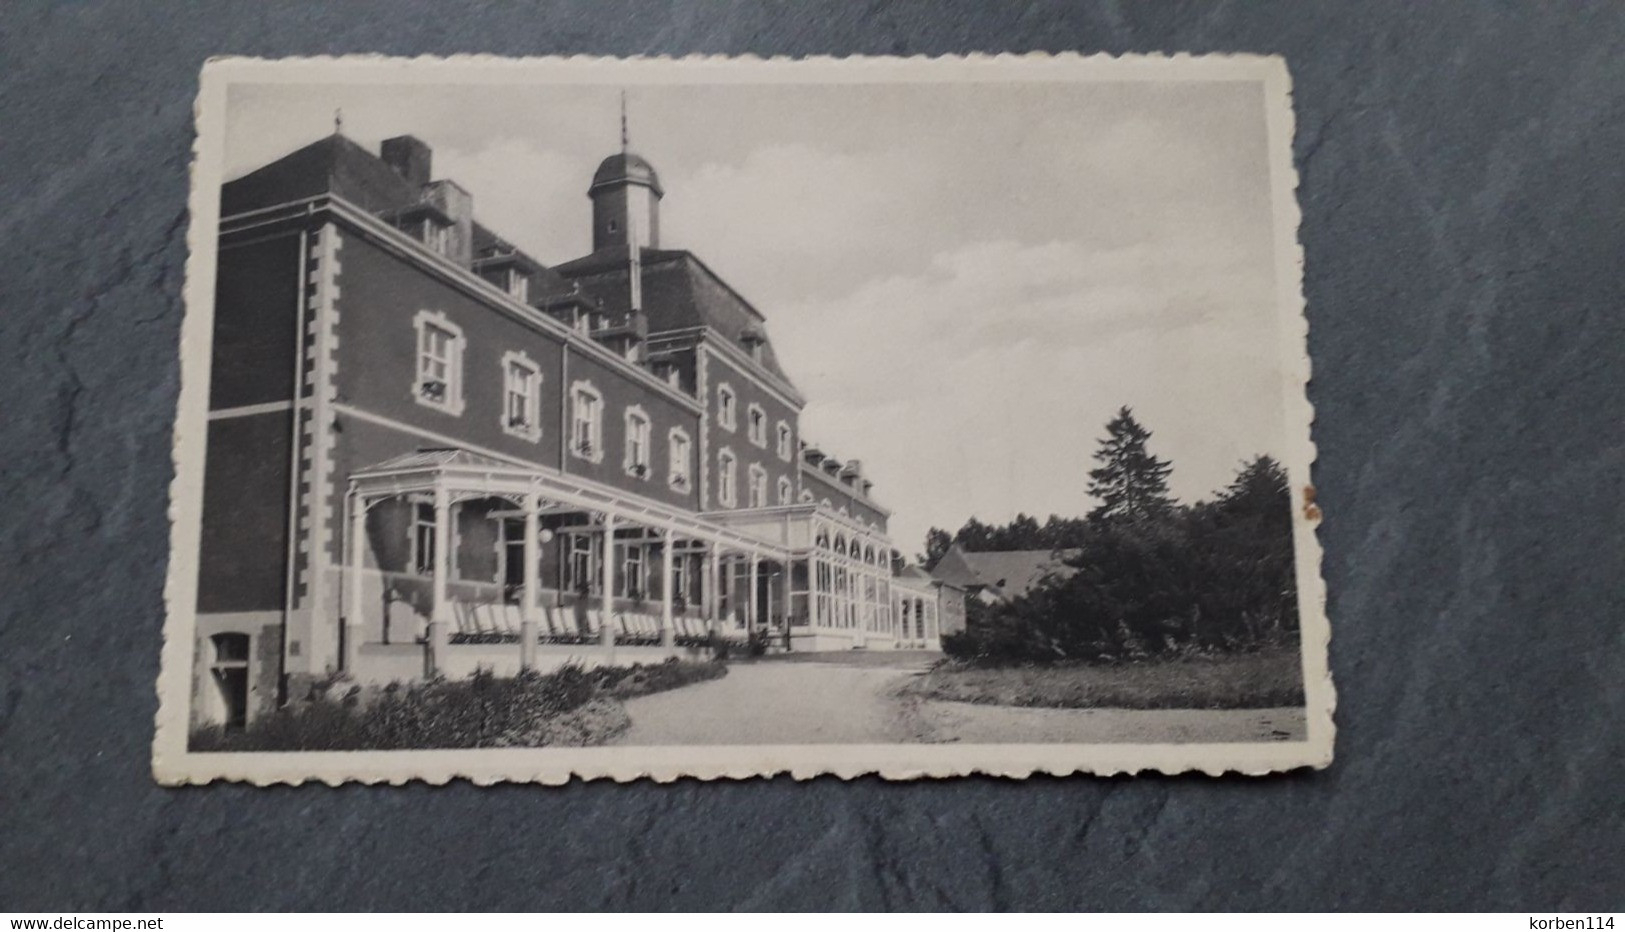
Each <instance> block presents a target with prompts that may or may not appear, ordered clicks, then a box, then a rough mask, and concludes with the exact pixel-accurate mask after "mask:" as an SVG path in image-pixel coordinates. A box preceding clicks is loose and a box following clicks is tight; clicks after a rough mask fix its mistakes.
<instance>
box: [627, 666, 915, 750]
mask: <svg viewBox="0 0 1625 932" xmlns="http://www.w3.org/2000/svg"><path fill="white" fill-rule="evenodd" d="M939 656H940V655H939V654H927V653H924V652H921V653H914V652H904V651H861V652H859V651H855V652H851V653H850V654H818V655H814V654H788V655H785V656H784V657H782V658H773V659H769V660H760V661H755V662H751V663H735V664H730V665H729V667H728V675H727V676H725V677H723V678H722V679H720V680H711V681H709V682H706V683H700V684H698V685H695V686H685V687H683V688H681V689H674V690H671V691H669V692H663V693H655V694H654V695H652V696H641V697H639V698H637V699H631V700H628V701H627V703H626V711H627V714H629V715H631V716H632V727H631V728H630V729H629V730H628V731H627V732H626V733H625V734H623V735H622V736H621V738H620V740H619V741H617V742H616V743H617V744H625V745H640V744H641V745H674V744H894V743H897V742H901V741H916V740H919V739H918V738H916V737H914V736H913V735H912V733H911V731H910V729H909V726H908V724H907V722H906V721H905V720H904V717H903V714H902V713H903V711H904V706H903V703H902V702H901V701H900V700H898V699H897V698H896V696H895V695H894V694H895V693H896V691H897V688H898V687H900V686H901V685H902V684H903V683H904V682H906V681H907V680H908V678H909V677H910V676H913V675H915V674H917V673H919V672H921V671H923V670H924V669H925V668H926V667H927V666H929V665H930V664H931V662H932V661H933V660H936V659H937V658H938V657H939Z"/></svg>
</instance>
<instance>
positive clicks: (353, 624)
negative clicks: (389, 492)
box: [339, 492, 367, 674]
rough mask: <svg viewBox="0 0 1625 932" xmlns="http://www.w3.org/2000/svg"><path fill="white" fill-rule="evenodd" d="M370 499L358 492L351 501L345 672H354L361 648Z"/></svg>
mask: <svg viewBox="0 0 1625 932" xmlns="http://www.w3.org/2000/svg"><path fill="white" fill-rule="evenodd" d="M366 533H367V500H366V499H365V498H363V497H362V496H361V494H360V493H359V492H358V493H356V494H355V496H354V497H353V498H351V500H350V527H349V528H348V530H346V531H345V534H346V535H347V536H346V537H345V540H347V541H349V542H350V604H349V606H348V608H347V609H346V611H345V613H344V652H343V653H342V654H341V655H340V660H339V663H340V664H341V668H342V669H343V670H344V672H345V673H350V674H354V673H355V666H356V656H357V654H358V653H359V651H360V648H361V610H362V605H363V604H364V602H363V600H362V592H361V590H362V585H361V573H362V571H363V570H365V569H366V565H367V549H366V548H367V544H366Z"/></svg>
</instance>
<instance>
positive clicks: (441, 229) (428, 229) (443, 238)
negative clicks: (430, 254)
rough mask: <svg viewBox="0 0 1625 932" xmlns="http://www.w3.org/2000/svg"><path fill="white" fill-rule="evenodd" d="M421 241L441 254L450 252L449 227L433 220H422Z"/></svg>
mask: <svg viewBox="0 0 1625 932" xmlns="http://www.w3.org/2000/svg"><path fill="white" fill-rule="evenodd" d="M423 241H424V242H425V243H427V244H428V246H429V248H430V249H433V250H434V251H435V252H438V253H440V254H441V255H442V256H444V255H449V254H450V253H451V227H448V226H445V225H443V224H440V223H438V222H436V221H434V220H424V221H423Z"/></svg>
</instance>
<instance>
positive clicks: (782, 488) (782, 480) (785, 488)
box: [779, 476, 795, 505]
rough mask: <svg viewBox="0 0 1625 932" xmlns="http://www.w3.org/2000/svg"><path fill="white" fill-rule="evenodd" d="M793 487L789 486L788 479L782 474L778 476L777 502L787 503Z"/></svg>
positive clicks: (792, 493) (793, 491)
mask: <svg viewBox="0 0 1625 932" xmlns="http://www.w3.org/2000/svg"><path fill="white" fill-rule="evenodd" d="M794 494H795V489H794V488H792V487H791V486H790V480H789V479H788V478H786V477H784V476H780V477H779V504H780V505H788V504H790V501H791V496H792V495H794Z"/></svg>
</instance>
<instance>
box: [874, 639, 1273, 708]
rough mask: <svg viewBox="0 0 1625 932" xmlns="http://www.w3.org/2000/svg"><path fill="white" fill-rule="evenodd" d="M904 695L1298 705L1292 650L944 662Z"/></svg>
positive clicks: (1013, 701) (1086, 704)
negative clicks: (1136, 658) (1129, 659)
mask: <svg viewBox="0 0 1625 932" xmlns="http://www.w3.org/2000/svg"><path fill="white" fill-rule="evenodd" d="M904 692H905V693H907V694H910V695H915V696H920V697H923V698H927V699H940V700H946V701H949V702H974V703H984V704H989V705H1008V706H1028V707H1036V708H1054V709H1266V708H1277V707H1281V706H1300V705H1303V704H1304V696H1303V678H1302V674H1301V667H1300V665H1299V657H1298V652H1297V651H1296V650H1290V651H1289V650H1271V651H1260V652H1257V653H1246V654H1231V655H1227V656H1213V657H1202V656H1194V657H1181V658H1174V659H1162V660H1147V661H1142V662H1137V663H1111V664H1083V663H1078V664H1052V665H1044V666H1006V667H986V666H971V665H967V664H964V663H961V662H958V661H951V660H950V661H944V662H942V663H940V664H938V665H937V666H935V667H933V668H932V669H931V670H930V672H928V673H926V674H924V675H922V676H920V677H919V678H918V679H915V680H913V681H911V682H910V683H909V684H908V685H907V686H906V687H904Z"/></svg>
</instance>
